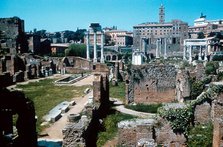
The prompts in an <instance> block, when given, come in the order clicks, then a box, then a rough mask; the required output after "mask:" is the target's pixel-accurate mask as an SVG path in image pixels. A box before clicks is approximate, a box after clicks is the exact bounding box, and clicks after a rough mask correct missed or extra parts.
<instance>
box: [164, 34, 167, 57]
mask: <svg viewBox="0 0 223 147" xmlns="http://www.w3.org/2000/svg"><path fill="white" fill-rule="evenodd" d="M166 45H167V43H166V38H164V59H167V53H166Z"/></svg>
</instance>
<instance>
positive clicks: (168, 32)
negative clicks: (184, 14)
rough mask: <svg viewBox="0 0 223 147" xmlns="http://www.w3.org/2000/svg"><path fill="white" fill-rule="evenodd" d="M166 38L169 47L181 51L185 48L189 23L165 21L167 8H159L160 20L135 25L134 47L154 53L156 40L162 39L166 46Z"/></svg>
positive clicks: (162, 43)
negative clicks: (184, 43)
mask: <svg viewBox="0 0 223 147" xmlns="http://www.w3.org/2000/svg"><path fill="white" fill-rule="evenodd" d="M164 38H166V40H167V44H166V45H167V49H168V50H172V51H179V50H180V49H181V50H182V49H183V40H184V39H187V38H188V24H187V23H186V22H183V21H181V20H172V21H171V22H165V8H164V6H163V5H161V7H160V8H159V22H147V23H142V24H139V25H136V26H133V48H134V49H140V50H141V51H145V52H147V53H148V52H149V53H151V52H152V53H154V50H155V49H156V48H157V45H156V42H157V41H158V40H161V46H162V48H164V44H165V43H164V40H165V39H164Z"/></svg>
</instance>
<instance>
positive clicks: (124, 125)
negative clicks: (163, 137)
mask: <svg viewBox="0 0 223 147" xmlns="http://www.w3.org/2000/svg"><path fill="white" fill-rule="evenodd" d="M154 124H155V120H153V119H136V120H129V121H121V122H119V123H118V145H121V146H135V145H137V144H139V143H141V144H142V142H141V141H142V139H144V140H153V127H154Z"/></svg>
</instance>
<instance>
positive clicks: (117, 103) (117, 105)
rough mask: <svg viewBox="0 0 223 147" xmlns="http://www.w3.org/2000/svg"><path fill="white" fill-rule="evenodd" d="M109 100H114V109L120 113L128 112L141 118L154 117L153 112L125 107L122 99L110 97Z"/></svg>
mask: <svg viewBox="0 0 223 147" xmlns="http://www.w3.org/2000/svg"><path fill="white" fill-rule="evenodd" d="M110 100H111V101H114V105H115V107H114V108H115V109H116V110H117V111H119V112H121V113H125V114H130V115H134V116H138V117H142V118H154V117H155V116H156V114H153V113H144V112H138V111H134V110H131V109H127V108H125V106H124V104H123V102H122V101H120V100H118V99H116V98H110Z"/></svg>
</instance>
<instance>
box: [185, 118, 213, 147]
mask: <svg viewBox="0 0 223 147" xmlns="http://www.w3.org/2000/svg"><path fill="white" fill-rule="evenodd" d="M212 137H213V126H212V124H211V122H210V123H208V124H206V125H197V126H195V127H193V128H191V129H190V130H189V132H188V141H187V145H188V147H198V146H200V147H202V146H203V147H212Z"/></svg>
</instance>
